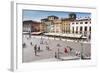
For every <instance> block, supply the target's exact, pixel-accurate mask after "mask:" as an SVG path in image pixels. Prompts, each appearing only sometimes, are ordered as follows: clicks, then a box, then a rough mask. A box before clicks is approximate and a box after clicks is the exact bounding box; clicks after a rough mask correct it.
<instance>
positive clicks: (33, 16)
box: [22, 10, 91, 22]
mask: <svg viewBox="0 0 100 73" xmlns="http://www.w3.org/2000/svg"><path fill="white" fill-rule="evenodd" d="M69 13H71V12H64V11H63V12H61V11H39V10H23V14H22V15H23V21H25V20H33V21H39V22H40V21H41V19H44V18H47V17H48V16H51V15H54V16H57V17H59V18H68V14H69ZM74 13H75V14H76V16H77V18H81V19H82V18H85V17H91V13H82V12H74Z"/></svg>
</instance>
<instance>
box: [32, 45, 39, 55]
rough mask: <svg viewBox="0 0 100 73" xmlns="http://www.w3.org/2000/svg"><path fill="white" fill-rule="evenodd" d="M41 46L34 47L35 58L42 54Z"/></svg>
mask: <svg viewBox="0 0 100 73" xmlns="http://www.w3.org/2000/svg"><path fill="white" fill-rule="evenodd" d="M40 51H41V50H40V46H37V45H35V46H34V52H35V56H37V52H40Z"/></svg>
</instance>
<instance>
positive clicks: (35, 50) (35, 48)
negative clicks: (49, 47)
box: [34, 45, 37, 56]
mask: <svg viewBox="0 0 100 73" xmlns="http://www.w3.org/2000/svg"><path fill="white" fill-rule="evenodd" d="M34 53H35V56H36V55H37V45H35V46H34Z"/></svg>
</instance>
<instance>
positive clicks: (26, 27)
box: [23, 20, 41, 32]
mask: <svg viewBox="0 0 100 73" xmlns="http://www.w3.org/2000/svg"><path fill="white" fill-rule="evenodd" d="M40 25H41V23H40V22H36V21H32V20H27V21H23V32H40Z"/></svg>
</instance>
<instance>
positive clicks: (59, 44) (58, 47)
mask: <svg viewBox="0 0 100 73" xmlns="http://www.w3.org/2000/svg"><path fill="white" fill-rule="evenodd" d="M57 46H58V49H57V50H58V54H57V58H58V59H59V47H60V46H61V45H60V44H57Z"/></svg>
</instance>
